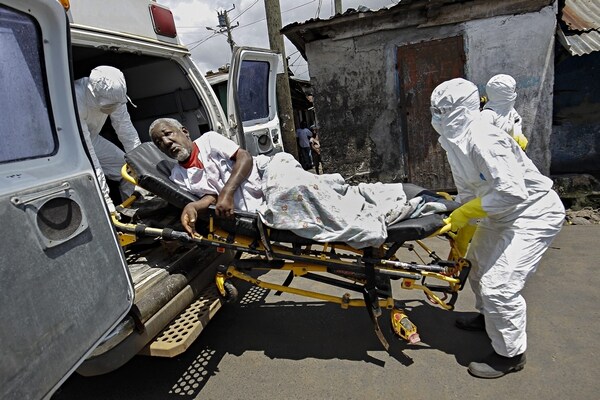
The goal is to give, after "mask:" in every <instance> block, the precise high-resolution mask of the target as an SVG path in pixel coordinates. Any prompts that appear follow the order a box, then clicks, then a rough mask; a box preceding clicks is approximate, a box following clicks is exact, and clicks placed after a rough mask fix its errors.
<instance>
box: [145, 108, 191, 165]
mask: <svg viewBox="0 0 600 400" xmlns="http://www.w3.org/2000/svg"><path fill="white" fill-rule="evenodd" d="M149 130H150V139H152V142H153V143H154V144H155V145H156V147H158V148H159V149H160V150H161V151H162V152H163V153H165V154H166V155H168V156H169V157H171V158H174V159H175V160H177V161H179V162H184V161H187V159H188V158H190V155H191V154H192V150H193V146H194V142H193V141H192V139H191V138H190V133H189V132H188V130H187V129H185V127H184V126H183V125H181V123H180V122H179V121H177V120H176V119H173V118H159V119H157V120H156V121H154V122H153V123H152V124H151V125H150V129H149Z"/></svg>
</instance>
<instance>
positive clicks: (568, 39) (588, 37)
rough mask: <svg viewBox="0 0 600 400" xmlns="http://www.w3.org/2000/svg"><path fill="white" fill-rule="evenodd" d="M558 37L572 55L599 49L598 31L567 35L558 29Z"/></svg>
mask: <svg viewBox="0 0 600 400" xmlns="http://www.w3.org/2000/svg"><path fill="white" fill-rule="evenodd" d="M557 33H558V39H559V40H560V42H561V43H562V44H563V46H565V48H566V49H567V50H568V51H569V53H571V55H574V56H582V55H584V54H589V53H592V52H594V51H599V50H600V32H598V31H589V32H584V33H580V34H575V35H567V34H565V32H563V30H562V29H560V28H559V29H558V31H557Z"/></svg>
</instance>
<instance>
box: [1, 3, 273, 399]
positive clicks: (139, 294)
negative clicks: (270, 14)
mask: <svg viewBox="0 0 600 400" xmlns="http://www.w3.org/2000/svg"><path fill="white" fill-rule="evenodd" d="M98 65H110V66H114V67H117V68H119V69H121V70H122V71H123V73H124V75H125V78H126V81H127V86H128V92H127V93H128V95H129V97H130V98H131V99H132V101H133V103H134V104H136V106H137V108H133V107H130V108H129V112H130V115H131V118H132V122H133V124H134V126H135V127H136V129H137V131H138V133H139V135H140V138H141V139H142V141H148V127H149V125H150V123H151V122H152V121H153V120H154V119H156V118H159V117H173V118H176V119H178V120H180V121H181V122H182V123H183V124H184V125H185V126H186V127H187V128H188V129H189V130H190V132H191V133H192V136H193V137H194V138H195V137H198V136H200V135H201V134H202V133H203V132H206V131H208V130H214V131H217V132H219V133H221V134H223V135H225V136H228V137H230V138H233V139H234V140H237V141H238V143H240V145H242V146H243V147H245V148H246V149H248V150H249V151H250V152H251V153H253V154H273V153H275V152H278V151H281V150H282V140H281V134H280V131H279V122H278V119H277V113H276V110H275V107H274V106H272V104H275V75H276V73H277V71H278V69H279V67H278V65H280V60H279V57H278V56H277V55H276V54H273V53H271V52H265V51H260V50H257V49H237V50H236V52H235V54H234V58H233V60H232V68H231V69H232V71H236V72H235V74H234V75H232V76H231V77H230V82H233V84H232V85H230V87H231V89H232V91H231V93H230V95H229V96H230V97H229V106H228V109H229V113H228V114H229V115H225V114H224V112H223V110H222V109H221V107H220V105H219V102H218V100H217V98H216V96H215V94H214V92H213V91H212V89H211V87H210V86H209V85H208V83H207V81H206V80H205V78H204V76H203V74H202V73H201V72H200V71H198V69H197V67H196V66H195V64H194V62H193V61H192V59H191V58H190V53H189V51H188V50H187V48H186V47H184V46H183V45H182V44H181V43H180V41H179V39H178V35H177V31H176V27H175V24H174V19H173V15H172V14H171V12H170V11H169V10H168V9H167V8H165V7H164V6H162V5H160V4H158V3H156V2H154V1H149V0H127V1H121V0H102V1H98V0H72V1H71V2H69V1H68V0H60V1H58V0H0V89H1V93H2V95H1V96H0V110H1V111H0V113H1V114H0V122H1V124H0V126H1V127H0V143H1V144H2V145H1V146H0V216H1V222H2V225H1V228H0V229H1V232H2V239H1V240H0V255H1V258H0V304H1V306H0V320H1V321H2V328H1V329H0V342H1V343H2V346H1V347H0V348H1V351H0V398H2V399H25V398H27V399H36V398H49V397H50V396H51V395H52V393H53V392H54V391H55V390H56V389H57V388H58V387H59V386H60V384H61V383H62V382H64V380H65V379H66V378H67V377H68V376H69V375H70V374H71V373H73V372H74V371H75V370H77V371H78V372H79V373H80V374H82V375H97V374H102V373H106V372H109V371H112V370H114V369H116V368H118V367H119V366H121V365H123V364H124V363H126V362H127V361H128V360H130V359H131V358H132V357H133V356H134V355H136V354H138V353H140V352H142V353H145V354H149V355H156V356H174V355H176V354H179V353H181V352H182V351H184V350H185V349H186V348H187V347H189V345H190V343H191V341H193V340H194V339H195V338H196V337H197V336H198V334H199V332H200V331H201V330H202V328H203V327H204V326H205V325H206V323H208V321H209V320H210V319H211V318H212V316H213V315H214V314H215V312H216V311H217V310H218V309H219V308H220V306H221V299H220V298H219V296H218V294H217V292H216V291H215V289H214V282H213V281H214V272H215V268H216V266H217V265H218V264H220V263H223V262H227V260H229V259H230V258H231V256H232V255H231V254H229V253H224V254H220V253H217V252H215V250H213V249H210V248H204V247H201V246H197V245H191V244H186V243H179V242H176V241H174V242H173V243H168V242H165V241H157V240H150V239H149V240H146V241H144V240H141V241H138V242H136V243H132V244H127V243H123V242H122V241H120V238H119V237H118V235H117V233H116V232H115V229H114V228H113V225H112V223H111V219H110V217H109V214H108V209H107V207H106V205H105V203H104V201H103V198H102V195H101V192H100V189H99V185H98V182H97V179H96V177H95V174H94V170H93V168H92V166H91V162H90V157H89V154H88V152H87V150H86V147H85V145H84V141H83V137H82V133H81V128H80V124H79V121H78V118H77V110H76V102H75V98H74V89H73V82H74V80H75V79H78V78H81V77H84V76H87V75H88V74H89V73H90V71H91V70H92V69H93V68H94V67H96V66H98ZM245 75H248V76H251V77H252V80H250V81H247V80H245V78H244V76H245ZM102 134H103V135H105V136H106V137H107V138H109V139H110V138H111V135H112V134H114V132H111V127H110V123H107V124H106V126H105V129H103V132H102ZM166 210H167V211H165V210H161V212H160V213H158V214H155V215H152V214H149V215H148V216H146V217H147V218H150V219H151V220H152V223H153V224H158V225H159V226H169V224H171V223H174V222H176V221H178V217H179V210H176V209H175V210H171V211H168V208H167V209H166ZM190 308H191V309H193V312H188V313H186V310H189V309H190ZM189 315H193V316H194V318H193V320H191V321H187V320H185V319H186V318H188V317H187V316H189ZM177 324H179V325H177ZM174 325H177V326H178V327H179V326H186V329H184V330H183V331H182V330H181V329H179V328H178V329H177V331H174V330H173V329H172V327H173V326H174ZM188 328H189V329H188ZM173 335H179V336H178V337H177V340H172V339H173Z"/></svg>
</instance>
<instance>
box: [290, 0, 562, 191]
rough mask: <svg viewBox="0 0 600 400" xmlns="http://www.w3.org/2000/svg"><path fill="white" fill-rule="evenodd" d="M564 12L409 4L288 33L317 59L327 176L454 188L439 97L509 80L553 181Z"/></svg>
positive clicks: (542, 2)
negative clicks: (557, 59)
mask: <svg viewBox="0 0 600 400" xmlns="http://www.w3.org/2000/svg"><path fill="white" fill-rule="evenodd" d="M556 13H557V4H556V3H555V2H554V1H552V0H504V1H497V0H471V1H465V0H403V1H401V2H400V3H399V4H397V5H394V6H390V7H388V8H384V9H381V10H377V11H371V10H368V9H359V10H348V11H346V12H345V13H343V14H338V15H336V16H334V17H332V18H330V19H328V20H320V19H313V20H309V21H306V22H304V23H294V24H291V25H288V26H286V27H284V28H283V30H282V33H283V34H284V35H285V36H286V37H288V39H289V40H290V41H291V42H292V43H293V44H294V45H295V46H296V47H297V48H298V49H299V50H300V52H301V53H302V54H303V55H304V57H305V58H306V59H307V61H308V65H309V71H310V76H311V84H312V90H313V96H314V104H315V110H316V117H317V120H318V121H319V124H320V128H321V148H322V152H323V153H322V157H323V166H324V168H325V171H326V172H340V173H341V174H342V175H343V176H344V177H346V178H347V179H349V180H350V181H382V182H403V181H404V182H413V183H417V184H421V185H423V186H426V187H429V188H432V189H451V188H453V187H454V184H453V182H452V176H451V172H450V168H449V166H448V164H447V161H446V157H445V154H444V152H443V150H442V149H441V147H440V146H439V144H438V142H437V138H438V135H437V133H435V131H434V130H433V128H431V126H430V118H431V116H430V112H429V98H430V94H431V91H432V89H433V88H434V87H435V86H437V85H438V84H439V83H441V82H443V81H445V80H447V79H451V78H454V77H465V78H466V79H469V80H471V81H473V82H475V83H476V84H478V86H479V87H480V90H482V91H483V89H484V88H485V83H486V82H487V80H488V79H489V78H490V77H491V76H493V75H495V74H498V73H507V74H510V75H512V76H513V77H515V79H516V81H517V85H518V93H519V97H518V99H517V103H516V108H517V110H519V112H520V114H521V115H522V117H523V122H524V127H525V133H526V135H527V136H528V137H529V139H530V144H529V148H528V153H529V155H530V157H531V158H532V159H533V160H534V162H535V163H536V164H537V166H538V167H539V168H540V170H541V171H542V172H544V173H549V170H550V155H551V151H550V138H551V132H552V119H551V118H550V115H552V89H553V84H554V46H555V30H556ZM332 166H335V168H333V167H332Z"/></svg>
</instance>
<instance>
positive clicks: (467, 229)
mask: <svg viewBox="0 0 600 400" xmlns="http://www.w3.org/2000/svg"><path fill="white" fill-rule="evenodd" d="M476 230H477V225H471V224H467V225H465V226H464V227H463V228H462V229H459V230H458V233H456V235H454V237H453V238H452V239H454V245H455V247H456V250H457V251H458V254H457V257H458V258H460V257H464V256H465V255H466V254H467V249H468V247H469V243H470V242H471V239H472V238H473V235H474V234H475V231H476Z"/></svg>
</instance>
